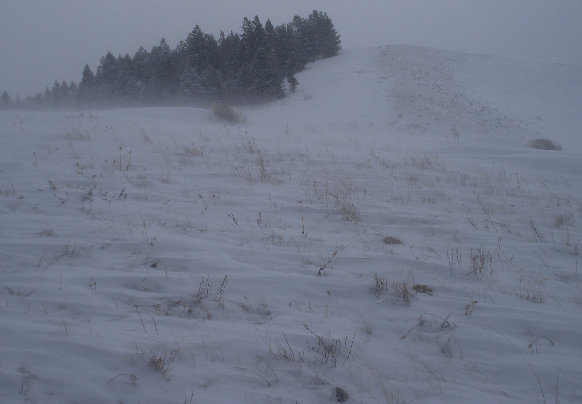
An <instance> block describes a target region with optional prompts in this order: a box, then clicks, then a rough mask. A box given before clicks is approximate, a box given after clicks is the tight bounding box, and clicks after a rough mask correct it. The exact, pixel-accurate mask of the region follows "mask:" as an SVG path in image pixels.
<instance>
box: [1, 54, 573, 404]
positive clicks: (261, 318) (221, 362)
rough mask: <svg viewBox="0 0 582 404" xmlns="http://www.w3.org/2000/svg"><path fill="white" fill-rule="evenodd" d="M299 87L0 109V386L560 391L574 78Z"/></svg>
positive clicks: (394, 60) (404, 68)
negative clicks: (116, 104) (226, 112)
mask: <svg viewBox="0 0 582 404" xmlns="http://www.w3.org/2000/svg"><path fill="white" fill-rule="evenodd" d="M297 78H298V80H299V82H300V87H299V88H298V91H297V93H295V94H294V95H292V96H291V97H289V98H287V99H285V100H283V101H279V102H275V103H272V104H269V105H264V106H255V107H251V108H241V109H239V111H240V112H241V113H242V114H243V115H244V117H245V118H246V121H245V122H243V123H241V124H238V125H227V124H225V123H222V122H220V121H218V120H217V119H215V118H214V117H213V115H212V113H211V112H210V111H208V110H204V109H196V108H147V109H146V108H137V109H117V110H99V111H85V112H79V111H77V112H2V113H1V114H0V136H1V142H2V147H1V148H0V219H1V223H0V225H1V229H2V231H1V233H0V315H1V327H0V342H1V343H0V401H1V402H3V403H15V402H31V403H69V402H71V403H73V402H75V403H118V402H124V403H296V402H298V403H321V402H336V401H342V400H344V401H346V402H353V403H383V402H388V403H405V402H415V403H439V402H440V403H452V402H458V403H468V402H471V403H494V402H504V403H506V402H507V403H512V402H523V403H535V402H540V403H543V402H547V403H549V402H552V403H553V402H560V403H567V402H572V403H573V402H582V386H581V384H580V381H581V380H582V365H581V359H582V262H579V261H582V260H581V259H580V249H581V248H582V228H581V225H582V96H581V94H582V68H581V67H576V66H567V65H550V64H548V65H544V64H537V65H534V64H525V63H522V62H518V61H514V60H509V59H501V58H496V57H489V56H484V55H469V54H463V53H453V52H445V51H439V50H434V49H426V48H416V47H410V46H388V47H382V48H374V49H358V50H349V51H346V52H344V53H343V54H342V55H341V56H339V57H336V58H332V59H328V60H324V61H320V62H318V63H315V64H312V65H309V66H308V69H307V70H306V71H305V72H303V73H301V74H300V75H298V76H297ZM537 138H546V139H549V140H551V141H553V142H555V143H557V144H559V145H561V146H562V150H560V151H557V150H539V149H535V148H533V147H532V146H531V144H530V142H531V141H533V140H535V139H537ZM579 267H581V268H580V269H579Z"/></svg>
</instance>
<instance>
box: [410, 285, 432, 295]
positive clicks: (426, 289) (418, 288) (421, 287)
mask: <svg viewBox="0 0 582 404" xmlns="http://www.w3.org/2000/svg"><path fill="white" fill-rule="evenodd" d="M412 290H414V291H415V292H416V293H426V294H427V295H431V296H432V288H431V287H429V286H428V285H422V284H416V285H414V286H413V287H412Z"/></svg>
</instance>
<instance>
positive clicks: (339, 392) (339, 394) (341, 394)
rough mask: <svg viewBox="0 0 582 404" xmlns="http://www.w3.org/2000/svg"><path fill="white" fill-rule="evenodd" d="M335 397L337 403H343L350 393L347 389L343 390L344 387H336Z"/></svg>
mask: <svg viewBox="0 0 582 404" xmlns="http://www.w3.org/2000/svg"><path fill="white" fill-rule="evenodd" d="M334 390H335V399H336V401H337V402H338V403H343V402H346V401H348V398H349V397H350V395H349V394H348V392H347V391H345V390H344V389H342V388H341V387H339V386H338V387H336V388H335V389H334Z"/></svg>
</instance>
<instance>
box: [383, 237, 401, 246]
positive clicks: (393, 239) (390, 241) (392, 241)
mask: <svg viewBox="0 0 582 404" xmlns="http://www.w3.org/2000/svg"><path fill="white" fill-rule="evenodd" d="M382 241H383V242H384V244H388V245H397V244H402V240H400V239H398V238H396V237H392V236H388V237H384V239H383V240H382Z"/></svg>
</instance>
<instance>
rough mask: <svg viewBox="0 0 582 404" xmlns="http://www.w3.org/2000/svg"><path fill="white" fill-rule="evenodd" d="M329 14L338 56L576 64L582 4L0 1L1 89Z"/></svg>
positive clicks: (39, 85)
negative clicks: (370, 49)
mask: <svg viewBox="0 0 582 404" xmlns="http://www.w3.org/2000/svg"><path fill="white" fill-rule="evenodd" d="M313 9H318V10H323V11H327V13H328V14H329V16H330V17H331V18H332V20H333V21H334V23H335V26H336V29H337V30H338V32H339V33H340V35H341V38H342V42H343V47H344V48H345V49H349V48H353V47H360V46H375V45H388V44H401V43H406V44H413V45H424V46H430V47H438V48H443V49H452V50H465V51H469V52H476V53H488V54H497V55H503V56H512V57H517V58H521V59H530V60H540V61H548V62H563V63H575V64H579V65H582V0H358V1H356V0H244V1H243V0H99V1H94V0H0V55H1V56H0V91H2V90H4V89H5V90H7V91H8V92H9V93H10V94H11V95H12V96H14V95H17V94H18V95H20V96H21V97H25V96H27V95H34V94H35V93H36V92H39V91H43V90H44V88H45V87H47V86H49V87H51V86H52V83H53V82H54V80H55V79H56V80H59V81H62V80H66V81H67V82H70V81H75V82H78V81H79V80H80V78H81V72H82V69H83V67H84V65H85V63H89V65H90V66H91V67H92V68H93V69H95V68H96V66H97V65H98V63H99V58H100V57H101V56H103V55H105V54H106V53H107V52H108V51H111V52H113V54H115V55H118V54H125V53H129V54H130V55H132V56H133V54H134V53H135V51H136V50H137V48H138V47H139V46H140V45H143V46H144V48H146V49H148V50H149V49H151V47H152V46H154V45H157V44H158V43H159V40H160V38H161V37H162V36H163V37H165V38H166V40H167V42H168V44H169V45H170V46H171V47H174V46H175V45H176V44H177V42H178V41H179V40H182V39H184V38H185V37H186V36H187V34H188V33H189V32H190V31H191V30H192V28H193V27H194V26H195V25H196V24H198V25H200V27H201V28H202V30H203V31H204V32H207V33H212V34H215V35H217V34H218V33H219V32H220V30H224V31H226V32H228V31H230V30H233V31H235V32H240V27H241V21H242V18H243V17H245V16H248V17H253V16H255V15H258V16H259V17H260V18H261V20H262V21H263V22H264V21H265V20H266V19H267V18H271V21H272V22H273V23H274V24H275V25H277V24H280V23H284V22H289V21H291V19H292V17H293V15H295V14H299V15H301V16H307V15H308V14H309V12H310V11H311V10H313Z"/></svg>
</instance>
